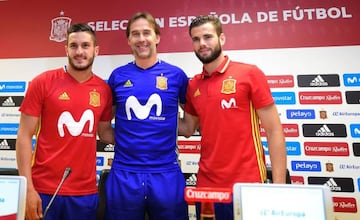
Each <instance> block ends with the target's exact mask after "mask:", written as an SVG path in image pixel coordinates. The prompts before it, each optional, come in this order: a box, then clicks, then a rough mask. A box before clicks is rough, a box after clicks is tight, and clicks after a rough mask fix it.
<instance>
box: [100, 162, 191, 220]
mask: <svg viewBox="0 0 360 220" xmlns="http://www.w3.org/2000/svg"><path fill="white" fill-rule="evenodd" d="M184 189H185V178H184V175H183V174H182V172H181V170H180V169H179V170H176V171H169V172H161V173H135V172H128V171H123V170H115V168H114V167H113V168H112V169H111V170H110V173H109V175H108V178H107V181H106V186H105V191H106V203H105V219H107V220H121V219H124V220H144V216H145V213H147V215H148V217H149V219H150V220H188V219H189V214H188V204H187V203H186V201H185V199H184Z"/></svg>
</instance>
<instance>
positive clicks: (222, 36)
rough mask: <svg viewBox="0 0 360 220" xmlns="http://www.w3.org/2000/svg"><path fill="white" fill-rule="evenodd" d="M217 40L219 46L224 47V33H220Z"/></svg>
mask: <svg viewBox="0 0 360 220" xmlns="http://www.w3.org/2000/svg"><path fill="white" fill-rule="evenodd" d="M219 40H220V44H221V46H224V44H225V41H226V37H225V34H224V33H221V34H220V36H219Z"/></svg>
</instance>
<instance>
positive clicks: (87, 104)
mask: <svg viewBox="0 0 360 220" xmlns="http://www.w3.org/2000/svg"><path fill="white" fill-rule="evenodd" d="M20 111H21V112H22V113H25V114H28V115H32V116H35V117H40V124H39V128H38V132H37V137H36V145H35V150H34V155H33V166H32V177H33V182H34V186H35V188H36V190H37V191H38V192H40V193H46V194H53V193H54V192H55V190H56V188H57V185H58V184H59V182H60V180H61V178H62V177H63V173H64V170H65V168H66V167H70V168H71V173H70V175H69V176H68V178H67V179H66V181H65V182H64V183H63V185H62V187H61V189H60V191H59V195H87V194H93V193H97V186H96V132H97V126H98V122H99V121H110V120H111V119H112V113H111V111H112V94H111V89H110V87H109V86H108V85H107V83H106V82H105V81H104V80H103V79H101V78H100V77H98V76H96V75H93V76H92V77H91V78H90V79H89V80H87V81H85V82H83V83H79V82H78V81H76V80H75V79H74V78H72V77H71V76H70V75H69V74H68V73H67V72H65V71H64V69H62V68H59V69H56V70H50V71H47V72H44V73H42V74H40V75H38V76H37V77H35V78H34V79H33V80H32V81H31V82H30V85H29V88H28V90H27V92H26V95H25V98H24V100H23V102H22V104H21V107H20Z"/></svg>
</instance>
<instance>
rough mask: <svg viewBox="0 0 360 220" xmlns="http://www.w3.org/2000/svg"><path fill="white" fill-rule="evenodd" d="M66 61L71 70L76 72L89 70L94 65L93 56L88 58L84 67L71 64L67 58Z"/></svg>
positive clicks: (71, 61)
mask: <svg viewBox="0 0 360 220" xmlns="http://www.w3.org/2000/svg"><path fill="white" fill-rule="evenodd" d="M68 60H69V65H70V66H71V68H72V69H74V70H76V71H83V70H87V69H89V68H91V66H92V65H93V63H94V56H92V57H90V58H89V59H88V62H87V64H85V65H77V64H75V62H73V60H72V59H71V58H70V57H68Z"/></svg>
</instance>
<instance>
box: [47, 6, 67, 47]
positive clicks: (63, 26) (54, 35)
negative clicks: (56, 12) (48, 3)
mask: <svg viewBox="0 0 360 220" xmlns="http://www.w3.org/2000/svg"><path fill="white" fill-rule="evenodd" d="M70 23H71V18H68V17H64V12H63V11H61V12H60V17H56V18H54V19H52V20H51V33H50V37H49V39H50V40H52V41H56V42H63V41H65V40H66V32H67V30H68V28H69V27H70Z"/></svg>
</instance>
